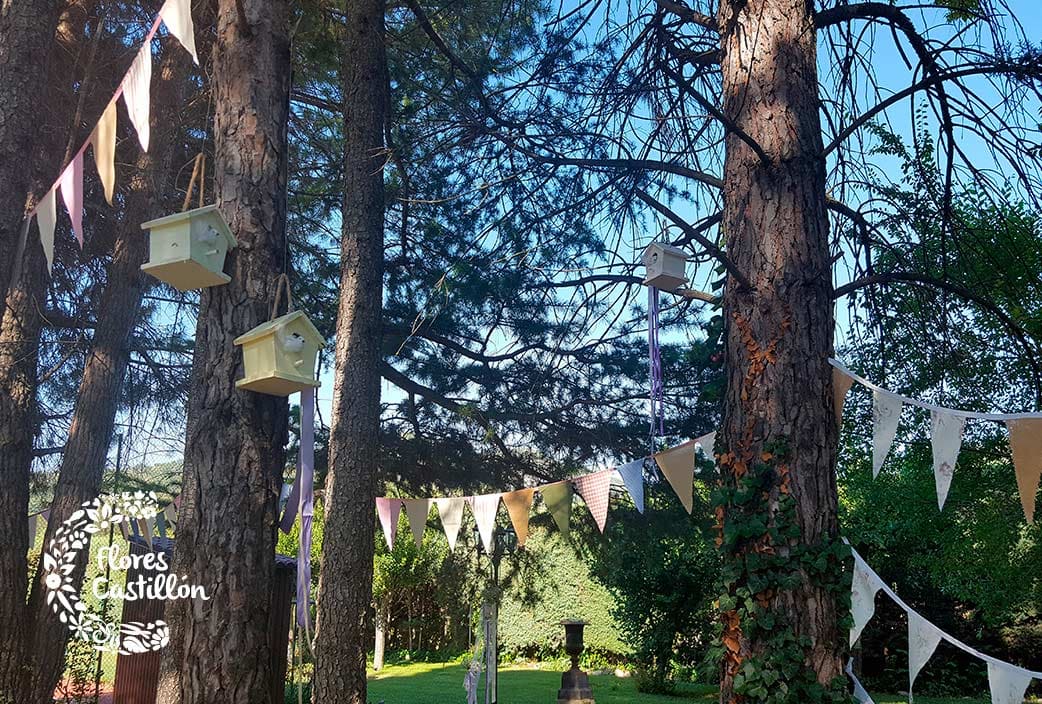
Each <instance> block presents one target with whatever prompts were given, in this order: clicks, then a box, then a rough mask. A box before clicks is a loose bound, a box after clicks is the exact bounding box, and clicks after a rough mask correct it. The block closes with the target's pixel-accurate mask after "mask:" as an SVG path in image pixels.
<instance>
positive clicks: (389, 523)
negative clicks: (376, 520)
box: [376, 496, 402, 552]
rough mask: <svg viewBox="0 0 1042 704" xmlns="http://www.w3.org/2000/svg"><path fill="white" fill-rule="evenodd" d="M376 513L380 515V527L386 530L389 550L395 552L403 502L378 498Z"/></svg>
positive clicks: (383, 497) (385, 534) (384, 497)
mask: <svg viewBox="0 0 1042 704" xmlns="http://www.w3.org/2000/svg"><path fill="white" fill-rule="evenodd" d="M376 512H377V513H378V514H379V515H380V525H381V526H382V527H383V529H384V539H385V540H386V541H387V549H388V550H390V551H392V552H394V539H395V538H397V537H398V517H399V516H400V515H401V513H402V500H401V499H391V498H387V497H386V496H378V497H377V498H376Z"/></svg>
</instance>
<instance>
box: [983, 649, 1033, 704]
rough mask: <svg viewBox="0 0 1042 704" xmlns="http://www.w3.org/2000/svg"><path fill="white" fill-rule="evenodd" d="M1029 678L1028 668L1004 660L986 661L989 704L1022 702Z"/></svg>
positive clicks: (1020, 703)
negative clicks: (989, 693)
mask: <svg viewBox="0 0 1042 704" xmlns="http://www.w3.org/2000/svg"><path fill="white" fill-rule="evenodd" d="M1031 680H1032V676H1031V673H1030V672H1029V671H1028V670H1025V669H1023V668H1020V667H1016V666H1014V665H1010V664H1009V663H1005V662H998V661H996V660H989V661H988V686H989V688H990V689H991V704H1024V699H1025V697H1026V696H1027V691H1028V687H1029V686H1031Z"/></svg>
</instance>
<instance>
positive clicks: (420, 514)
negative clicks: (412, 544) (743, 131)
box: [403, 499, 431, 548]
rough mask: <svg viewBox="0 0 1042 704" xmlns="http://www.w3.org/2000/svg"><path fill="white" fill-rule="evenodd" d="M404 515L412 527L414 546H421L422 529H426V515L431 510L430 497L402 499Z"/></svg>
mask: <svg viewBox="0 0 1042 704" xmlns="http://www.w3.org/2000/svg"><path fill="white" fill-rule="evenodd" d="M403 503H404V504H405V516H406V518H408V519H409V527H410V528H411V529H412V537H413V540H415V541H416V547H417V548H422V547H423V531H425V530H426V529H427V516H429V515H430V512H431V500H430V499H404V500H403Z"/></svg>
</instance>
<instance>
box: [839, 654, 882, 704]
mask: <svg viewBox="0 0 1042 704" xmlns="http://www.w3.org/2000/svg"><path fill="white" fill-rule="evenodd" d="M846 672H847V676H848V677H849V678H850V681H851V682H853V683H854V699H857V700H858V701H859V702H861V704H876V703H875V702H874V701H873V700H872V697H871V696H869V694H868V692H867V691H866V690H865V688H864V687H863V686H862V685H861V680H859V679H858V678H857V675H855V674H854V661H853V660H848V661H847V669H846Z"/></svg>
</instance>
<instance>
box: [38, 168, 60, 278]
mask: <svg viewBox="0 0 1042 704" xmlns="http://www.w3.org/2000/svg"><path fill="white" fill-rule="evenodd" d="M55 195H56V194H55V192H54V189H53V188H52V189H51V190H49V191H47V193H45V194H44V196H43V198H41V199H40V202H39V203H38V204H37V205H36V224H37V225H38V226H39V228H40V244H41V245H42V246H43V256H44V257H45V258H46V259H47V271H48V273H49V272H50V271H51V270H52V269H53V268H54V227H55V225H56V224H57V222H58V213H57V211H56V210H55V208H56V203H57V200H56V198H55Z"/></svg>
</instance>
